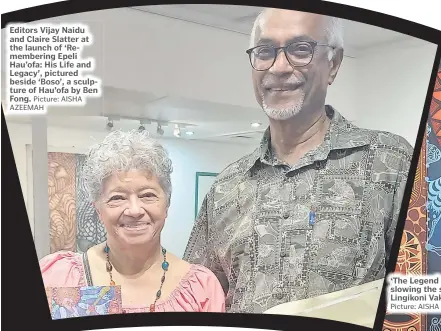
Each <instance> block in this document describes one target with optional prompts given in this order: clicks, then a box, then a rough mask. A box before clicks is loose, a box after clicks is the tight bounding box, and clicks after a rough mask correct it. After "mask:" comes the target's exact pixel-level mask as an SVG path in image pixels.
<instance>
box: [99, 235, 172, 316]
mask: <svg viewBox="0 0 441 331" xmlns="http://www.w3.org/2000/svg"><path fill="white" fill-rule="evenodd" d="M109 251H110V248H109V246H107V243H106V246H105V247H104V253H106V257H107V263H106V270H107V272H108V273H109V276H110V286H115V282H114V281H113V277H112V270H113V266H112V263H110V260H109ZM162 256H163V257H164V261H163V262H162V265H161V267H162V270H164V273H163V275H162V277H161V285H160V286H159V290H158V292H156V298H155V301H154V302H153V303H152V304H151V305H150V312H151V313H153V312H154V311H155V305H156V302H157V301H158V300H159V298H160V297H161V290H162V286H163V285H164V282H165V273H166V272H167V271H168V267H169V263H168V262H167V251H166V249H165V248H163V247H162Z"/></svg>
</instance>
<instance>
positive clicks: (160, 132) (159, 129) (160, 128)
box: [156, 122, 164, 136]
mask: <svg viewBox="0 0 441 331" xmlns="http://www.w3.org/2000/svg"><path fill="white" fill-rule="evenodd" d="M156 133H157V134H158V135H160V136H162V135H163V134H164V130H163V129H162V126H161V123H159V122H158V127H157V128H156Z"/></svg>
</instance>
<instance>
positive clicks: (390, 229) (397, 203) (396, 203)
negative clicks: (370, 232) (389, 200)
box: [385, 139, 413, 268]
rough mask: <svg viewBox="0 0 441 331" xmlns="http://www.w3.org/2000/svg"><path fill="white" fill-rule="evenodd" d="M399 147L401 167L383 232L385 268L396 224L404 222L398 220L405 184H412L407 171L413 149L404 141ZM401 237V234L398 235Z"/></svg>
mask: <svg viewBox="0 0 441 331" xmlns="http://www.w3.org/2000/svg"><path fill="white" fill-rule="evenodd" d="M401 143H402V144H401V146H402V150H403V151H404V153H403V154H402V158H401V166H400V168H399V170H398V174H397V181H396V185H395V191H394V197H393V207H392V216H391V220H390V222H389V224H387V225H386V229H385V230H386V232H385V246H386V259H385V263H386V264H385V266H386V268H387V265H388V263H389V257H390V252H391V249H392V243H393V240H394V237H395V232H396V228H397V224H398V222H405V221H406V219H402V220H400V219H399V217H400V211H401V204H402V202H403V196H404V193H405V190H406V184H407V182H408V181H409V182H412V183H413V178H408V176H409V170H410V164H411V160H412V155H413V148H412V146H411V145H410V144H409V143H408V142H407V141H405V140H404V139H402V140H401ZM400 235H402V234H400Z"/></svg>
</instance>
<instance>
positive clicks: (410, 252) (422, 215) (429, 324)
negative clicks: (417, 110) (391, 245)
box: [383, 63, 441, 331]
mask: <svg viewBox="0 0 441 331" xmlns="http://www.w3.org/2000/svg"><path fill="white" fill-rule="evenodd" d="M440 218H441V63H440V67H439V70H438V75H437V78H436V82H435V89H434V92H433V97H432V102H431V106H430V114H429V120H428V123H427V130H426V136H425V139H424V141H423V145H422V148H421V153H420V158H419V162H418V168H417V172H416V176H415V181H414V184H413V191H412V196H411V200H410V203H409V208H408V212H407V219H406V224H405V227H404V231H403V235H402V238H401V246H400V251H399V253H398V259H397V264H396V267H395V271H396V272H399V273H402V274H412V275H424V274H433V273H438V272H440V271H441V226H440V225H438V221H439V220H440ZM440 329H441V316H440V315H438V316H437V315H426V314H387V315H386V317H385V321H384V325H383V331H426V330H427V331H438V330H440Z"/></svg>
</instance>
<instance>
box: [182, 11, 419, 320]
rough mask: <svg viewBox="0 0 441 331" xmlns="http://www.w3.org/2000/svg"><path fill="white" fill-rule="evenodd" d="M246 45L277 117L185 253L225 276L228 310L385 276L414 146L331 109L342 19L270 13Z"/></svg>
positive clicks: (265, 101)
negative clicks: (330, 91) (329, 100)
mask: <svg viewBox="0 0 441 331" xmlns="http://www.w3.org/2000/svg"><path fill="white" fill-rule="evenodd" d="M247 53H248V55H249V58H250V63H251V66H252V80H253V85H254V91H255V95H256V99H257V101H258V103H259V104H260V105H261V107H262V108H263V111H264V112H265V113H266V114H267V116H268V118H269V123H270V125H269V128H268V129H267V130H266V132H265V134H264V137H263V139H262V141H261V144H260V147H258V148H257V149H256V150H255V151H254V152H253V153H251V154H250V155H247V156H245V157H243V158H241V159H240V160H238V161H236V162H234V163H233V164H231V165H229V166H228V167H227V168H226V169H225V170H224V171H223V172H222V173H221V174H220V175H219V176H218V178H217V179H216V181H215V183H214V184H213V186H212V187H211V189H210V191H209V193H208V194H207V196H206V197H205V200H204V202H203V206H202V208H201V210H200V212H199V215H198V218H197V220H196V223H195V225H194V229H193V231H192V234H191V237H190V240H189V243H188V246H187V250H186V252H185V256H184V259H186V260H189V261H191V262H193V263H200V264H203V265H205V266H207V267H208V268H210V269H211V270H212V271H213V272H214V273H215V274H216V275H217V276H218V278H219V280H220V281H221V283H222V284H223V287H224V290H225V292H226V295H227V311H229V312H247V313H261V312H264V311H265V310H267V309H269V308H271V307H273V306H275V305H278V304H282V303H285V302H289V301H295V300H301V299H305V298H309V297H312V296H317V295H321V294H326V293H329V292H333V291H337V290H341V289H345V288H348V287H351V286H356V285H360V284H362V283H365V282H370V281H373V280H377V279H380V278H383V277H384V276H385V268H386V265H387V261H388V258H389V254H390V249H391V244H392V241H393V237H394V233H395V228H396V225H397V221H398V215H399V212H400V205H401V200H402V195H403V192H404V189H405V185H406V179H407V174H408V169H409V165H410V160H411V157H412V153H413V151H412V147H411V146H410V145H409V144H408V143H407V142H406V141H405V140H404V139H403V138H401V137H399V136H396V135H394V134H391V133H387V132H379V131H373V130H366V129H361V128H358V127H356V126H354V125H352V124H351V123H350V122H348V121H347V120H346V119H345V118H344V117H343V116H342V115H340V114H339V113H338V112H337V111H336V110H335V109H334V108H333V107H331V106H328V105H325V99H326V92H327V87H328V85H331V84H332V83H333V82H334V80H335V77H336V75H337V72H338V70H339V67H340V64H341V62H342V59H343V38H342V26H341V22H340V20H339V19H336V18H331V17H326V16H321V15H316V14H310V13H303V12H295V11H289V10H280V9H267V10H265V11H264V12H262V13H261V14H260V15H259V17H258V18H257V20H256V22H255V25H254V28H253V33H252V37H251V48H250V49H249V50H248V51H247ZM375 88H378V86H376V87H375ZM379 120H381V119H380V118H379Z"/></svg>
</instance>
